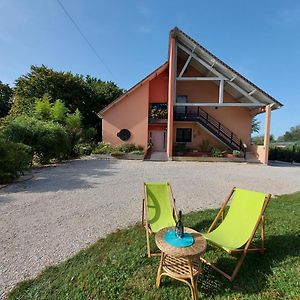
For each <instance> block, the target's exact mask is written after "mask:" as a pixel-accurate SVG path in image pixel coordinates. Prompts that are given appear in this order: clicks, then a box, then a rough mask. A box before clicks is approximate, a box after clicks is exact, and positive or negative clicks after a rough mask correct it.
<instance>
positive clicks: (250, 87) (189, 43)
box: [170, 27, 283, 109]
mask: <svg viewBox="0 0 300 300" xmlns="http://www.w3.org/2000/svg"><path fill="white" fill-rule="evenodd" d="M170 36H171V37H174V38H176V41H177V43H178V44H179V45H180V44H181V45H182V46H184V47H186V48H187V50H189V51H190V53H193V54H195V55H197V56H199V57H200V58H201V59H202V60H203V61H204V62H205V63H207V64H208V65H209V66H210V67H211V71H212V72H217V73H219V74H220V75H222V76H223V77H224V78H226V79H229V81H228V84H226V86H225V89H227V90H228V92H229V93H230V92H233V91H232V89H234V86H235V87H236V89H238V90H240V89H242V90H244V91H246V92H247V93H248V94H250V95H251V96H252V97H253V98H255V100H257V101H259V102H261V103H262V104H265V105H269V104H273V106H272V109H276V108H280V107H281V106H283V104H282V103H280V102H279V101H277V100H276V99H274V98H273V97H272V96H270V95H269V94H268V93H266V92H265V91H263V90H262V89H261V88H259V87H258V86H257V85H255V84H254V83H252V82H251V81H250V80H248V79H246V78H245V77H244V76H242V75H241V74H240V73H239V72H237V71H236V70H234V69H233V68H231V67H230V66H229V65H227V64H226V63H224V62H223V61H222V60H221V59H219V58H218V57H216V56H215V55H214V54H212V53H211V52H210V51H208V50H207V49H206V48H204V47H203V46H202V45H200V44H199V43H198V42H196V41H195V40H194V39H192V38H191V37H190V36H188V35H187V34H186V33H184V32H183V31H181V30H180V29H179V28H177V27H175V28H174V29H172V30H171V31H170ZM241 98H242V97H241Z"/></svg>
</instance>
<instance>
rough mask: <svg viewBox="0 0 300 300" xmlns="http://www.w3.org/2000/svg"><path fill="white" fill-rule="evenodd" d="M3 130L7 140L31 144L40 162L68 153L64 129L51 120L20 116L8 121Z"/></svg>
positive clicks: (60, 157) (66, 155) (59, 157)
mask: <svg viewBox="0 0 300 300" xmlns="http://www.w3.org/2000/svg"><path fill="white" fill-rule="evenodd" d="M4 132H5V136H6V138H7V139H8V140H10V141H12V142H17V143H24V144H26V145H28V146H31V148H32V150H33V151H34V152H35V153H36V154H37V155H38V157H39V159H40V162H41V163H47V162H49V160H50V159H57V160H61V159H63V158H66V157H68V155H69V153H70V147H69V139H68V135H67V133H66V131H65V129H64V128H63V127H62V126H61V125H59V124H57V123H54V122H51V121H41V120H37V119H35V118H33V117H27V116H20V117H17V118H16V119H15V120H13V121H12V122H11V123H9V124H8V125H7V126H6V127H5V129H4Z"/></svg>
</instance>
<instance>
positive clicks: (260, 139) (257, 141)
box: [252, 134, 275, 145]
mask: <svg viewBox="0 0 300 300" xmlns="http://www.w3.org/2000/svg"><path fill="white" fill-rule="evenodd" d="M264 138H265V137H264V136H263V135H257V136H254V137H252V143H253V144H255V145H263V144H264ZM274 142H275V138H274V135H273V134H271V135H270V143H274Z"/></svg>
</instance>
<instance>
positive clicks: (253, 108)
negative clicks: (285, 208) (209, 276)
mask: <svg viewBox="0 0 300 300" xmlns="http://www.w3.org/2000/svg"><path fill="white" fill-rule="evenodd" d="M281 106H282V104H281V103H280V102H278V101H277V100H275V99H274V98H273V97H272V96H270V95H269V94H267V93H266V92H264V91H263V90H262V89H260V88H259V87H257V86H256V85H255V84H253V83H252V82H250V81H249V80H247V79H246V78H245V77H243V76H242V75H241V74H239V73H238V72H237V71H235V70H234V69H232V68H231V67H230V66H228V65H227V64H225V63H224V62H223V61H221V60H220V59H218V58H217V57H216V56H214V55H213V54H212V53H210V52H209V51H208V50H207V49H205V48H204V47H203V46H201V45H200V44H198V43H197V42H196V41H194V40H193V39H192V38H191V37H189V36H188V35H187V34H185V33H184V32H182V31H181V30H179V29H178V28H174V29H172V30H171V32H170V36H169V54H168V61H167V62H166V63H164V64H163V65H161V66H160V67H159V68H157V69H156V70H155V71H154V72H152V73H151V74H149V75H148V76H147V77H146V78H144V79H143V80H142V81H140V82H139V83H138V84H136V85H135V86H134V87H132V88H131V89H130V90H129V91H128V92H126V93H125V94H124V95H122V96H120V97H119V98H118V99H116V100H115V101H114V102H112V103H111V104H109V105H108V106H107V107H105V108H104V109H103V110H102V111H101V112H100V113H99V116H100V117H101V118H102V136H103V141H105V142H108V143H111V144H112V145H117V144H120V143H135V144H137V145H141V146H143V147H144V149H147V148H148V145H149V144H150V145H151V146H152V147H151V151H152V152H161V153H165V154H166V157H167V158H168V159H172V158H174V157H175V156H176V155H178V153H180V152H182V151H183V150H182V149H183V148H184V151H188V153H191V155H193V156H195V155H197V153H203V152H205V149H206V148H212V147H213V148H217V149H220V150H222V151H227V152H230V151H234V150H237V151H239V153H241V155H242V156H243V157H244V158H247V156H251V155H252V156H253V157H255V158H257V159H258V160H260V161H261V162H262V163H265V164H266V163H267V162H268V151H269V138H270V120H271V112H272V111H273V110H275V109H278V108H280V107H281ZM261 113H265V116H266V117H265V139H264V145H263V146H258V147H256V146H253V145H251V124H252V119H253V118H254V117H255V116H256V115H257V114H261Z"/></svg>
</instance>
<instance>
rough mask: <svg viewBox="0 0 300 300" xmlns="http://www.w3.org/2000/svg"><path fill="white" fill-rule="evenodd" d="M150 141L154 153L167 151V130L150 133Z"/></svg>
mask: <svg viewBox="0 0 300 300" xmlns="http://www.w3.org/2000/svg"><path fill="white" fill-rule="evenodd" d="M150 139H151V143H152V144H153V147H152V151H156V152H165V151H166V141H167V133H166V131H165V130H152V131H151V132H150Z"/></svg>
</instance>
